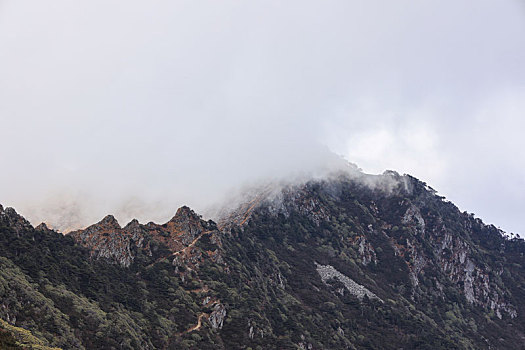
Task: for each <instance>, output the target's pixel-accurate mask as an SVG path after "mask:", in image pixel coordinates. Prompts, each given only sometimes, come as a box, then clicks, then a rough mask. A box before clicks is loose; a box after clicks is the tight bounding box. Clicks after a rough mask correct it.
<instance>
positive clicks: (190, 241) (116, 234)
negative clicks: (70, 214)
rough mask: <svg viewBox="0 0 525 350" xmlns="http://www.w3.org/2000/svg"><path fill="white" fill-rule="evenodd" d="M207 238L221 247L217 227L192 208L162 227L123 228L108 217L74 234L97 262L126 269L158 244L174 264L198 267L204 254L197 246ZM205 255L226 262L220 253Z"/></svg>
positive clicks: (181, 210)
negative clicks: (113, 264)
mask: <svg viewBox="0 0 525 350" xmlns="http://www.w3.org/2000/svg"><path fill="white" fill-rule="evenodd" d="M205 234H207V235H211V236H212V241H213V245H215V246H220V237H219V235H218V232H217V230H216V227H215V224H214V223H211V222H206V221H204V220H202V219H201V218H200V216H198V215H197V214H195V212H194V211H193V210H191V209H190V208H188V207H181V208H179V209H178V210H177V213H176V214H175V216H174V217H173V218H172V219H171V220H170V221H168V222H167V223H165V224H162V225H158V224H154V223H151V222H150V223H148V224H146V225H141V224H140V223H139V222H138V221H137V220H132V221H131V222H130V223H129V224H127V225H126V226H125V227H123V228H122V227H120V225H119V223H118V222H117V220H116V219H115V218H114V217H113V216H111V215H108V216H106V217H105V218H104V219H103V220H102V221H100V222H99V223H97V224H94V225H92V226H89V227H88V228H86V229H84V230H79V231H75V232H71V233H70V235H71V236H72V237H73V238H74V239H75V240H76V241H77V242H79V243H80V244H82V245H84V246H85V247H87V248H89V249H90V250H91V255H92V257H93V258H95V259H99V258H105V259H108V260H110V261H115V262H117V263H118V264H120V265H122V266H124V267H129V266H130V265H131V264H132V263H133V260H134V259H135V256H136V254H137V251H138V250H141V251H142V252H143V253H144V254H146V255H148V256H152V255H153V249H154V248H153V247H152V246H153V245H154V244H155V245H156V244H161V245H163V246H165V247H166V248H167V249H168V250H169V251H170V252H171V254H175V257H174V260H173V262H174V264H179V265H182V264H183V263H184V264H185V263H190V264H193V265H195V264H198V261H199V260H200V259H202V258H203V252H202V251H201V250H199V249H197V248H195V243H197V241H198V240H199V239H200V238H201V237H202V236H203V235H205ZM204 253H205V256H206V257H210V258H211V259H214V260H215V261H221V259H222V258H221V255H220V252H219V250H218V249H214V250H213V251H209V252H204Z"/></svg>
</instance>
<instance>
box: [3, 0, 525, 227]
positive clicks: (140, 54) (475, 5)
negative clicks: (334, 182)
mask: <svg viewBox="0 0 525 350" xmlns="http://www.w3.org/2000/svg"><path fill="white" fill-rule="evenodd" d="M523 62H525V2H523V1H518V0H500V1H497V2H496V1H488V0H476V1H474V0H469V1H466V0H455V1H450V0H440V1H433V0H423V1H417V2H415V1H408V0H399V1H395V2H394V1H386V0H384V1H377V0H367V1H354V0H345V1H330V0H328V1H305V0H302V1H229V0H224V1H194V0H189V1H175V0H171V1H161V0H158V1H150V2H144V1H136V0H128V1H125V2H124V1H112V0H110V1H108V0H104V1H100V0H92V1H84V2H73V1H66V0H55V1H51V2H49V1H46V2H43V1H36V0H34V1H31V0H16V1H14V0H0V142H1V147H0V164H1V168H0V169H1V171H0V203H2V204H3V205H4V206H13V207H15V208H16V209H17V211H18V212H20V213H21V214H23V215H25V216H26V217H27V218H28V219H30V221H31V222H32V223H33V224H38V223H39V222H40V221H46V222H48V223H50V224H52V225H54V226H55V227H57V228H59V229H61V230H68V229H71V228H77V227H78V226H83V225H87V224H90V223H93V222H95V221H98V220H99V219H100V218H102V217H103V216H105V215H106V214H108V213H113V214H115V215H116V216H117V218H118V219H119V220H120V221H121V224H125V222H126V221H129V220H130V219H131V218H132V217H137V218H138V219H139V220H140V221H142V222H147V221H149V220H153V221H157V222H163V221H165V220H167V219H169V218H170V217H171V216H172V215H173V213H174V212H175V210H176V208H177V207H178V206H180V205H183V204H187V205H190V206H191V207H193V208H195V209H196V210H198V211H199V210H205V208H206V207H207V206H208V205H210V203H214V202H217V201H220V200H221V199H224V198H225V196H228V194H229V193H230V192H231V191H232V189H233V188H236V187H239V186H242V185H244V184H247V183H250V182H253V181H259V180H263V179H266V178H283V177H284V178H286V177H289V176H292V174H296V173H300V172H308V171H311V170H312V169H317V168H318V167H320V166H326V164H328V163H330V161H332V160H333V159H332V158H333V157H332V156H331V155H330V152H332V153H335V154H336V155H337V156H338V157H342V158H344V159H347V160H348V161H350V162H353V163H355V164H357V165H358V166H359V167H360V168H362V169H363V171H365V172H367V173H374V174H375V173H382V172H383V171H384V170H386V169H392V170H396V171H398V172H399V173H408V174H411V175H413V176H416V177H417V178H419V179H421V180H422V181H425V182H426V183H428V184H429V185H430V186H431V187H433V188H434V189H436V190H437V191H438V192H439V193H440V194H441V195H443V196H445V197H446V198H447V199H449V200H451V201H452V202H454V203H455V204H456V205H458V207H459V208H460V209H461V210H462V211H463V210H464V211H468V212H470V213H474V214H475V215H476V216H478V217H480V218H482V219H483V220H484V221H485V222H486V223H491V224H495V225H496V226H498V227H501V228H502V229H503V230H506V231H508V232H515V233H522V236H524V235H525V220H523V212H524V210H525V205H524V202H525V153H524V151H523V150H524V149H525V138H524V137H523V136H522V133H523V132H524V130H525V112H524V111H525V64H524V63H523Z"/></svg>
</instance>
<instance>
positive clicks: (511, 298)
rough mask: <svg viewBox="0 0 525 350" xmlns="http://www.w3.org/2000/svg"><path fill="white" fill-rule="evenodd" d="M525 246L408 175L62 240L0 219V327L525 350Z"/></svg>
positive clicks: (50, 337)
mask: <svg viewBox="0 0 525 350" xmlns="http://www.w3.org/2000/svg"><path fill="white" fill-rule="evenodd" d="M524 253H525V243H524V241H523V240H521V239H508V238H506V237H505V236H504V235H503V234H502V232H500V231H499V230H498V229H496V228H495V227H493V226H487V225H484V224H483V223H482V222H481V220H479V219H477V218H475V217H474V216H473V215H471V214H467V213H461V212H460V211H459V210H458V209H457V208H456V207H455V206H454V205H453V204H452V203H450V202H447V201H446V200H444V198H442V197H440V196H438V195H436V193H435V191H433V190H432V189H431V188H430V187H428V186H427V185H426V184H424V183H422V182H420V181H419V180H417V179H415V178H412V177H410V176H406V175H405V176H399V175H398V174H396V173H394V172H387V173H385V174H383V175H381V176H371V175H365V174H354V173H338V174H334V175H332V176H330V177H327V178H325V179H318V180H311V181H308V182H305V183H302V184H296V185H292V184H290V185H284V186H283V185H280V186H270V187H266V188H263V189H261V190H259V191H255V194H254V195H253V197H252V198H248V199H247V200H246V201H245V202H244V203H241V204H239V205H238V206H237V207H236V208H235V209H234V210H229V211H227V212H225V213H224V215H223V216H222V217H221V218H220V219H219V220H218V224H215V223H214V222H213V221H204V220H202V219H201V218H200V217H199V216H198V215H197V214H195V213H194V212H193V211H192V210H191V209H189V208H187V207H183V208H181V209H179V210H178V211H177V213H176V214H175V216H174V218H173V219H171V220H170V221H168V222H167V223H165V224H162V225H158V224H154V223H148V224H146V225H142V224H140V223H138V222H137V221H132V222H131V223H129V224H128V225H126V226H124V227H121V226H120V225H119V224H118V223H117V222H116V220H115V219H114V218H113V217H111V216H108V217H106V218H104V219H103V220H102V221H101V222H99V223H97V224H95V225H92V226H90V227H88V228H87V229H85V230H79V231H76V232H73V233H71V234H70V235H67V236H63V235H61V234H59V233H56V232H54V231H51V230H49V229H47V227H45V226H39V227H37V228H36V229H34V228H32V227H31V225H29V223H28V222H27V221H25V220H24V219H23V218H21V217H20V216H19V215H18V214H16V212H14V210H13V209H10V208H8V209H5V210H3V208H2V209H1V210H0V255H1V256H2V259H3V260H1V261H0V263H2V274H0V304H1V307H0V318H2V319H4V320H6V321H8V322H10V323H11V324H15V325H16V326H21V327H24V328H27V329H30V330H31V331H33V333H34V334H38V335H40V336H41V337H43V338H45V339H46V340H47V342H48V343H49V345H53V346H61V347H64V348H87V349H95V348H96V349H113V348H114V349H120V348H128V349H135V348H142V349H169V348H173V349H180V348H199V349H206V348H209V349H212V348H213V349H215V348H226V349H231V348H239V349H242V348H253V349H256V348H261V349H263V348H264V349H266V348H279V349H288V348H290V349H294V348H302V349H335V348H340V349H345V348H348V349H360V348H371V349H399V348H418V349H425V348H427V349H437V348H443V349H482V348H487V349H488V348H497V349H523V348H524V346H523V344H525V334H524V333H525V331H524V330H525V317H524V316H525V302H524V300H525V271H524V261H523V259H524V257H523V254H524Z"/></svg>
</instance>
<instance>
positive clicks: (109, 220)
mask: <svg viewBox="0 0 525 350" xmlns="http://www.w3.org/2000/svg"><path fill="white" fill-rule="evenodd" d="M96 225H101V226H103V227H105V228H113V229H120V228H121V227H120V224H119V223H118V221H117V219H115V217H114V216H113V215H106V216H105V217H104V218H103V219H102V220H100V221H99V222H98V223H97V224H96Z"/></svg>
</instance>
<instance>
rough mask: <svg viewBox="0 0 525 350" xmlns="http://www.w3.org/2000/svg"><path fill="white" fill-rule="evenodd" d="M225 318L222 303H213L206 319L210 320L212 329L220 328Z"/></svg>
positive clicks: (224, 309)
mask: <svg viewBox="0 0 525 350" xmlns="http://www.w3.org/2000/svg"><path fill="white" fill-rule="evenodd" d="M225 318H226V308H225V307H224V305H222V304H220V303H218V304H215V306H214V308H213V312H212V313H211V314H210V317H209V318H208V321H210V324H211V327H212V328H213V329H222V326H223V324H224V319H225Z"/></svg>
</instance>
